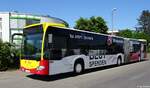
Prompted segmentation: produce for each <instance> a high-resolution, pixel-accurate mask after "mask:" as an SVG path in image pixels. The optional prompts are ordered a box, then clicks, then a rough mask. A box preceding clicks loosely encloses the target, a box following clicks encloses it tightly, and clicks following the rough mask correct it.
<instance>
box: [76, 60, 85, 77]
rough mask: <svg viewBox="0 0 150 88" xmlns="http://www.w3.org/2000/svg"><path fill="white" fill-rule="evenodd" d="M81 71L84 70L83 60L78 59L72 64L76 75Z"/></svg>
mask: <svg viewBox="0 0 150 88" xmlns="http://www.w3.org/2000/svg"><path fill="white" fill-rule="evenodd" d="M83 71H84V62H83V60H82V59H79V60H77V61H76V62H75V64H74V73H75V74H76V75H79V74H81V73H83Z"/></svg>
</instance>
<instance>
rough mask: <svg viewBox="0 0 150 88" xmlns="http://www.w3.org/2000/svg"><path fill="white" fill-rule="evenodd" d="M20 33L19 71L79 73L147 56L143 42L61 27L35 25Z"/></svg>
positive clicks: (41, 73) (51, 73)
mask: <svg viewBox="0 0 150 88" xmlns="http://www.w3.org/2000/svg"><path fill="white" fill-rule="evenodd" d="M23 33H24V46H23V47H22V49H23V52H22V55H21V60H20V61H21V70H22V71H25V72H29V73H33V74H39V75H54V74H60V73H66V72H75V73H82V72H84V70H85V69H91V68H96V67H103V66H108V65H115V64H118V65H120V64H123V63H129V62H131V61H139V60H141V59H143V58H144V54H145V53H146V50H145V49H146V41H139V40H132V39H125V38H121V37H116V36H111V35H105V34H100V33H94V32H87V31H81V30H77V29H70V28H65V27H64V26H63V25H60V24H51V23H42V24H34V25H31V26H28V27H26V28H25V29H24V30H23ZM137 52H138V53H137ZM141 54H143V55H141Z"/></svg>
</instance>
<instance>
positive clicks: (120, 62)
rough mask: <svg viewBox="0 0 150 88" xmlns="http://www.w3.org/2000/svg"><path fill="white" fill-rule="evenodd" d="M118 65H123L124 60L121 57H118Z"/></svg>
mask: <svg viewBox="0 0 150 88" xmlns="http://www.w3.org/2000/svg"><path fill="white" fill-rule="evenodd" d="M117 65H118V66H120V65H122V58H121V56H118V59H117Z"/></svg>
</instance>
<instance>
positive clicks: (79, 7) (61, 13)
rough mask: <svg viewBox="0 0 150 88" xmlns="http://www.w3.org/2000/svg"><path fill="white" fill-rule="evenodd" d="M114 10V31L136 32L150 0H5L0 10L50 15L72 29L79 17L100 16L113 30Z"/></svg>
mask: <svg viewBox="0 0 150 88" xmlns="http://www.w3.org/2000/svg"><path fill="white" fill-rule="evenodd" d="M113 8H117V10H116V12H115V16H114V18H115V20H114V28H115V29H125V28H131V29H134V27H135V26H136V25H137V18H138V17H139V15H140V14H141V12H142V10H150V0H3V1H1V3H0V11H14V10H15V11H19V12H21V13H33V14H39V15H50V16H53V17H58V18H61V19H64V20H65V21H67V22H68V23H69V24H70V26H71V27H73V26H74V25H75V21H76V20H77V19H79V18H80V17H86V18H89V17H91V16H101V17H103V18H104V19H105V21H106V22H107V25H108V27H109V28H111V11H112V9H113Z"/></svg>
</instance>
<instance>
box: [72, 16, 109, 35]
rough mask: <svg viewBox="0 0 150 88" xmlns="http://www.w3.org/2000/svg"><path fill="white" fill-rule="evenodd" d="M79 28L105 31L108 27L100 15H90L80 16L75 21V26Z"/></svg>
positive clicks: (99, 31)
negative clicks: (87, 16)
mask: <svg viewBox="0 0 150 88" xmlns="http://www.w3.org/2000/svg"><path fill="white" fill-rule="evenodd" d="M74 28H76V29H79V30H85V31H92V32H98V33H104V34H106V33H107V30H108V27H107V25H106V22H105V21H104V19H103V18H102V17H94V16H92V17H90V18H89V19H87V18H83V17H80V18H79V19H78V20H77V21H76V25H75V27H74Z"/></svg>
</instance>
